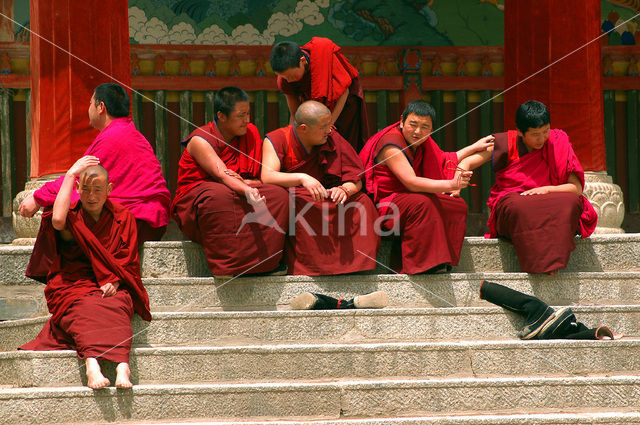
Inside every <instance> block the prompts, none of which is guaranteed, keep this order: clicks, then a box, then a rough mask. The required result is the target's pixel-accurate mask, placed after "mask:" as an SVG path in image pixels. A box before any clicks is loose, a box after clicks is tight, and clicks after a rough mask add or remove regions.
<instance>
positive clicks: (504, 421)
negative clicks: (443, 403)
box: [91, 411, 640, 425]
mask: <svg viewBox="0 0 640 425" xmlns="http://www.w3.org/2000/svg"><path fill="white" fill-rule="evenodd" d="M101 423H109V422H101ZM120 423H122V424H126V425H148V424H150V423H151V424H156V425H161V424H172V425H229V423H230V422H229V421H224V422H212V421H207V420H203V421H197V422H194V421H189V422H177V421H171V422H165V421H153V422H149V421H145V422H138V421H133V422H132V421H123V422H120ZM233 423H235V424H242V425H523V424H536V425H582V424H585V425H586V424H589V425H594V424H611V425H640V413H638V412H633V411H629V412H625V411H618V412H576V413H566V412H565V413H533V414H508V415H493V414H484V415H458V416H452V415H446V416H426V417H425V416H421V417H416V416H414V417H404V418H403V417H400V418H374V419H336V420H321V419H319V420H300V421H292V420H282V421H280V420H269V421H250V420H235V419H234V421H233ZM91 425H97V423H96V424H91Z"/></svg>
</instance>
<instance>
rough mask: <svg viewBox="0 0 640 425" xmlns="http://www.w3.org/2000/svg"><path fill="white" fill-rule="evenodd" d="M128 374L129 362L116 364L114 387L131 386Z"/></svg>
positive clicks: (129, 372) (129, 374) (129, 371)
mask: <svg viewBox="0 0 640 425" xmlns="http://www.w3.org/2000/svg"><path fill="white" fill-rule="evenodd" d="M130 376H131V370H130V369H129V363H118V366H116V388H133V384H132V383H131V380H130V379H129V377H130Z"/></svg>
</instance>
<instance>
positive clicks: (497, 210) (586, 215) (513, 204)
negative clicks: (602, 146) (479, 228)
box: [485, 129, 598, 273]
mask: <svg viewBox="0 0 640 425" xmlns="http://www.w3.org/2000/svg"><path fill="white" fill-rule="evenodd" d="M495 137H496V139H495V142H494V148H493V149H494V150H493V159H492V165H493V170H494V171H495V173H496V183H495V185H494V186H493V187H492V188H491V195H490V196H489V199H488V200H487V205H488V206H489V208H490V213H491V214H490V216H489V222H488V223H487V224H488V226H489V230H490V232H489V233H488V234H487V235H485V236H486V237H496V236H500V237H503V238H506V239H509V240H510V241H511V242H512V243H513V245H514V248H515V251H516V254H517V255H518V260H519V262H520V269H521V270H522V271H524V272H528V273H548V272H552V271H555V270H558V269H563V268H565V267H566V266H567V263H568V262H569V257H570V255H571V251H573V250H574V249H575V241H574V238H575V236H576V234H580V235H582V237H587V236H589V235H590V234H591V233H592V232H593V230H594V229H595V226H596V223H597V219H598V217H597V214H596V212H595V210H594V209H593V206H592V205H591V203H590V202H589V201H588V200H587V199H586V198H585V197H584V196H577V195H576V194H574V193H570V192H566V193H547V194H540V195H530V196H521V195H520V193H522V192H524V191H526V190H529V189H532V188H535V187H541V186H549V185H554V186H555V185H559V184H564V183H567V181H568V178H569V175H570V174H571V173H573V174H575V175H576V177H577V178H578V180H580V183H581V184H582V187H584V171H583V170H582V166H581V165H580V162H579V161H578V158H577V157H576V155H575V153H574V152H573V149H572V147H571V143H570V142H569V138H568V136H567V135H566V134H565V133H564V132H563V131H562V130H557V129H553V130H551V132H550V134H549V139H548V140H547V141H546V142H545V144H544V146H543V147H542V149H534V150H532V151H531V152H529V151H528V150H527V147H526V145H525V144H524V141H523V140H522V138H521V137H518V136H517V132H516V131H509V132H507V133H497V134H495Z"/></svg>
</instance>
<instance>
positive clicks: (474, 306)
mask: <svg viewBox="0 0 640 425" xmlns="http://www.w3.org/2000/svg"><path fill="white" fill-rule="evenodd" d="M389 249H390V245H389V244H384V245H383V247H382V249H381V253H380V257H379V259H380V260H381V261H383V262H384V260H385V259H386V257H387V256H388V254H389ZM30 252H31V247H29V246H12V245H2V246H0V266H1V270H2V271H1V272H0V319H5V320H6V319H11V320H6V321H4V322H0V423H2V424H26V423H29V424H47V423H109V422H118V423H130V424H142V423H207V424H214V423H226V424H228V423H240V422H241V423H247V424H252V425H256V424H309V425H320V424H323V425H329V424H332V425H334V424H335V425H338V424H340V425H342V424H367V425H370V424H371V425H372V424H439V425H442V424H452V425H453V424H465V425H471V424H478V425H479V424H483V425H486V424H499V425H501V424H640V355H639V354H640V301H637V300H640V261H639V260H640V258H639V257H640V235H636V234H627V235H607V236H605V235H596V236H593V237H591V238H589V239H586V240H580V241H577V248H576V250H575V251H574V253H573V254H572V258H571V261H570V263H569V266H568V268H567V269H566V270H565V271H563V272H561V273H559V274H558V275H556V276H554V277H551V278H548V277H540V276H530V275H527V274H524V273H520V272H518V263H517V259H516V257H515V254H514V252H513V249H512V247H511V246H510V245H508V244H505V243H502V242H497V241H495V240H484V239H481V238H467V239H466V241H465V244H464V248H463V254H462V261H461V264H460V266H459V267H457V268H456V269H455V270H454V273H450V274H444V275H428V276H427V275H419V276H406V275H395V274H388V273H385V269H384V267H381V268H379V270H378V271H376V272H375V273H369V274H356V275H347V276H322V277H308V276H271V277H240V278H234V279H216V278H213V277H211V276H210V275H209V273H208V270H207V268H206V265H205V262H204V257H203V253H202V250H201V249H200V247H199V246H197V245H196V244H193V243H190V242H156V243H147V244H146V245H145V248H144V253H143V262H142V271H143V277H144V283H145V286H146V288H147V290H148V292H149V295H150V298H151V307H152V311H153V312H154V313H153V319H154V320H153V321H152V322H151V323H147V322H144V321H142V320H140V319H139V318H138V317H137V316H136V318H135V319H134V321H133V330H134V339H133V345H134V349H133V351H132V356H131V370H132V379H133V381H134V384H136V385H135V387H134V389H133V390H116V389H115V388H113V387H110V388H107V389H104V390H100V391H92V390H90V389H88V388H87V387H83V386H82V385H83V384H85V383H86V378H85V376H84V368H83V366H82V365H83V362H81V361H79V360H78V359H77V357H76V355H75V353H74V352H72V351H57V352H19V351H16V350H15V347H17V346H19V345H21V344H23V343H24V342H26V341H29V340H30V339H32V338H33V337H35V335H36V334H37V333H38V331H39V330H40V328H41V327H42V325H43V323H44V322H45V321H46V316H45V315H44V314H45V313H46V306H45V304H44V299H43V295H42V289H43V286H42V285H41V284H38V283H32V282H31V281H29V280H27V279H25V278H24V276H23V273H24V270H25V268H26V263H27V261H28V258H29V254H30ZM482 279H489V280H493V281H496V282H499V283H502V284H505V285H508V286H510V287H512V288H514V289H517V290H520V291H523V292H527V293H533V294H535V295H536V296H538V297H540V298H542V299H543V300H545V301H548V302H550V303H551V304H553V305H572V306H574V307H573V310H574V311H575V313H576V315H577V316H578V319H579V320H581V321H583V322H585V323H586V324H588V325H593V326H595V325H598V324H605V325H607V326H609V327H611V328H612V329H613V330H614V331H615V332H616V333H621V332H622V333H624V334H625V338H623V339H621V340H617V341H519V340H517V339H516V338H515V333H516V330H517V329H518V328H519V327H520V326H521V324H522V321H521V319H520V318H519V317H517V316H515V315H513V314H511V313H507V312H505V311H504V310H502V309H500V308H498V307H495V306H492V305H491V304H488V303H486V302H484V301H481V300H479V299H478V288H479V286H480V282H481V281H482ZM374 290H385V291H386V292H387V293H388V295H389V300H390V306H389V307H388V308H385V309H381V310H347V311H290V310H288V303H289V301H290V300H291V299H292V298H293V297H295V296H297V295H298V294H299V293H300V292H302V291H315V292H322V293H326V294H329V295H334V296H339V297H345V298H349V297H352V296H354V295H358V294H362V293H366V292H370V291H374ZM104 371H105V374H106V375H107V376H108V377H109V378H110V379H111V380H112V382H113V379H114V377H115V370H114V368H113V366H112V365H111V364H109V363H107V364H106V365H105V367H104ZM181 421H182V422H181ZM197 421H200V422H197Z"/></svg>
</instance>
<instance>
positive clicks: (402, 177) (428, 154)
mask: <svg viewBox="0 0 640 425" xmlns="http://www.w3.org/2000/svg"><path fill="white" fill-rule="evenodd" d="M434 119H435V110H434V109H433V107H432V106H431V105H430V104H428V103H427V102H425V101H422V100H416V101H413V102H411V103H409V105H407V107H406V109H405V110H404V112H403V113H402V117H401V121H399V122H397V123H395V124H392V125H390V126H389V127H387V128H385V129H384V130H382V131H380V132H379V133H377V134H375V135H374V136H373V137H372V138H371V139H369V141H368V142H367V144H366V146H365V147H364V149H363V150H362V152H360V158H361V159H362V161H363V162H364V164H365V167H366V172H365V175H366V181H367V191H368V192H369V193H371V194H373V197H374V201H375V202H376V205H377V207H378V212H379V213H380V216H381V217H384V221H383V222H382V226H383V228H384V229H386V230H389V231H393V233H394V234H395V233H398V232H399V234H400V239H401V256H399V255H397V254H398V251H397V250H395V251H394V252H393V254H392V268H393V269H394V270H396V271H397V272H399V273H407V274H417V273H423V272H429V273H433V272H439V271H444V270H446V269H448V268H450V266H455V265H457V264H458V261H459V260H460V251H461V250H462V242H463V241H464V235H465V231H466V219H467V205H466V204H465V202H464V201H463V200H462V199H461V198H459V197H457V195H458V194H459V192H460V189H462V188H464V187H466V186H467V185H468V184H469V179H470V178H471V174H470V173H469V172H457V168H458V167H457V166H458V161H460V160H461V159H463V158H465V157H466V156H468V155H470V154H472V153H474V152H477V151H484V150H486V149H487V147H489V146H491V143H492V139H493V138H491V137H486V138H484V139H480V140H479V141H477V142H476V143H474V144H473V145H471V146H468V147H465V148H463V149H461V150H459V151H458V152H442V150H440V148H439V147H438V145H436V143H435V142H434V141H433V139H432V138H431V131H432V129H433V121H434ZM452 194H453V196H452Z"/></svg>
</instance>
